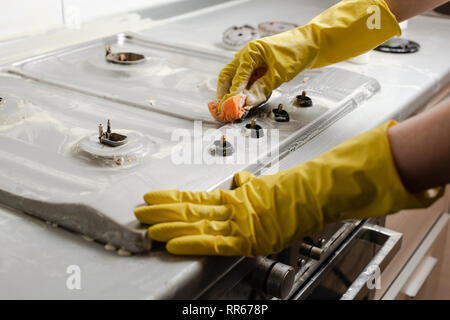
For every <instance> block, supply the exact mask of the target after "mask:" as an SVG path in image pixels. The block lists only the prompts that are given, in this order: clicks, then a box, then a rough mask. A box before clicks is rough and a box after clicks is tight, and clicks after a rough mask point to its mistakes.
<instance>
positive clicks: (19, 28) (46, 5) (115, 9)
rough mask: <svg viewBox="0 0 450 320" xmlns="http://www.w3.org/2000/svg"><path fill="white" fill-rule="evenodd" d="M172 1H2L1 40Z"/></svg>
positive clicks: (0, 4)
mask: <svg viewBox="0 0 450 320" xmlns="http://www.w3.org/2000/svg"><path fill="white" fill-rule="evenodd" d="M170 1H173V0H125V1H117V0H0V2H1V3H0V9H1V13H2V17H1V18H0V41H2V40H7V39H12V38H16V37H20V36H24V35H29V34H33V33H41V32H44V31H46V30H49V29H52V28H55V27H61V26H63V25H64V24H65V25H66V26H69V27H70V26H72V25H74V24H77V23H82V22H83V21H88V20H92V19H95V18H98V17H101V16H107V15H112V14H118V13H121V12H127V11H132V10H135V9H138V8H143V7H150V6H155V5H160V4H162V3H167V2H170Z"/></svg>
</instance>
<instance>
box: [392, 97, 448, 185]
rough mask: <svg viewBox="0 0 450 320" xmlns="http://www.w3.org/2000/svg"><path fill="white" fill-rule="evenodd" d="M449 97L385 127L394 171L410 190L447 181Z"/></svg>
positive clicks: (443, 183) (442, 183)
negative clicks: (430, 107) (387, 127)
mask: <svg viewBox="0 0 450 320" xmlns="http://www.w3.org/2000/svg"><path fill="white" fill-rule="evenodd" d="M449 121H450V99H447V100H446V101H444V102H442V103H441V104H440V105H439V106H437V107H435V108H434V109H432V110H430V111H428V112H425V113H422V114H420V115H417V116H415V117H412V118H410V119H408V120H406V121H403V122H401V123H399V124H398V125H396V126H393V127H391V128H389V130H388V139H389V143H390V146H391V151H392V155H393V157H394V161H395V164H396V167H397V171H398V173H399V175H400V177H401V179H402V182H403V184H404V186H405V188H406V189H407V190H408V191H410V192H412V193H415V192H420V191H425V190H427V189H429V188H433V187H438V186H442V185H445V184H446V183H449V182H450V125H449Z"/></svg>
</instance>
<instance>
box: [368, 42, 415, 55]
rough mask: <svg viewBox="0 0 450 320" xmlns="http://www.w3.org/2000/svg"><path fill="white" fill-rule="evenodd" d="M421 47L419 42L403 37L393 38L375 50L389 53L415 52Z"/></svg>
mask: <svg viewBox="0 0 450 320" xmlns="http://www.w3.org/2000/svg"><path fill="white" fill-rule="evenodd" d="M419 49H420V45H419V44H418V43H417V42H414V41H411V40H406V39H402V38H392V39H389V40H388V41H386V42H385V43H383V44H381V45H379V46H378V47H376V48H375V49H374V50H377V51H381V52H389V53H414V52H417V51H419Z"/></svg>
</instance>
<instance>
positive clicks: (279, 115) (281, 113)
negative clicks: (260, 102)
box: [271, 103, 289, 122]
mask: <svg viewBox="0 0 450 320" xmlns="http://www.w3.org/2000/svg"><path fill="white" fill-rule="evenodd" d="M271 117H272V118H273V119H274V120H275V121H276V122H289V113H287V111H286V110H283V105H282V104H281V103H280V104H279V105H278V108H277V109H273V110H272V114H271Z"/></svg>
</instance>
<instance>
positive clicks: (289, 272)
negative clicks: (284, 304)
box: [251, 258, 295, 299]
mask: <svg viewBox="0 0 450 320" xmlns="http://www.w3.org/2000/svg"><path fill="white" fill-rule="evenodd" d="M294 279H295V270H294V268H293V267H291V266H288V265H286V264H284V263H281V262H276V261H274V260H272V259H268V258H258V260H257V265H256V269H255V270H254V271H253V272H252V277H251V283H252V284H253V286H254V287H255V288H256V289H259V290H261V291H263V292H265V293H267V294H269V295H271V296H274V297H277V298H280V299H284V298H286V297H287V296H288V294H289V293H290V292H291V290H292V286H293V285H294Z"/></svg>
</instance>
